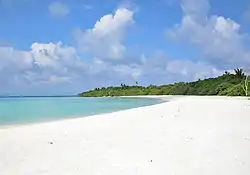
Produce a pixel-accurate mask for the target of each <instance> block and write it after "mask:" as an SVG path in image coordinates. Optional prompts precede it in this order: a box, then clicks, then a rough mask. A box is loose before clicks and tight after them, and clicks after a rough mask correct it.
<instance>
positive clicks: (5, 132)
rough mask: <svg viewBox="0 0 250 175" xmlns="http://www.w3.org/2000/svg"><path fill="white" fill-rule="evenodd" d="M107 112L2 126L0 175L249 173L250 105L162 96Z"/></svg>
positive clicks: (222, 99)
mask: <svg viewBox="0 0 250 175" xmlns="http://www.w3.org/2000/svg"><path fill="white" fill-rule="evenodd" d="M158 98H163V99H165V100H166V102H164V103H161V104H156V105H152V106H146V107H139V108H135V109H129V110H124V111H119V112H113V113H108V114H101V115H94V116H90V117H84V118H76V119H68V120H60V121H54V122H47V123H37V124H30V125H21V126H10V127H2V128H0V175H57V174H58V175H83V174H84V175H125V174H126V175H201V174H202V175H219V174H225V175H249V174H250V100H248V99H247V98H243V97H241V98H240V97H205V96H204V97H198V96H197V97H195V96H185V97H184V96H177V97H173V96H172V97H167V96H162V97H158Z"/></svg>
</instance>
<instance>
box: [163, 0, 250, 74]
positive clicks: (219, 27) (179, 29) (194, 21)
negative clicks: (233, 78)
mask: <svg viewBox="0 0 250 175" xmlns="http://www.w3.org/2000/svg"><path fill="white" fill-rule="evenodd" d="M181 7H182V10H183V17H182V20H181V23H180V24H177V25H176V26H175V27H174V28H173V29H172V30H170V31H168V32H167V35H168V37H169V38H171V39H175V40H179V41H186V42H188V43H191V44H194V45H196V46H198V47H199V48H200V49H201V50H202V52H203V54H204V56H205V57H206V58H207V61H210V62H211V63H213V64H214V65H216V66H218V67H220V68H224V69H225V68H228V69H229V68H235V67H244V68H245V69H248V68H249V66H250V59H249V58H250V52H248V51H247V50H246V48H245V42H246V34H242V33H241V32H240V25H239V24H238V23H236V22H235V21H233V20H232V19H230V18H225V17H223V16H217V15H212V16H209V15H208V12H209V10H210V5H209V1H208V0H182V3H181Z"/></svg>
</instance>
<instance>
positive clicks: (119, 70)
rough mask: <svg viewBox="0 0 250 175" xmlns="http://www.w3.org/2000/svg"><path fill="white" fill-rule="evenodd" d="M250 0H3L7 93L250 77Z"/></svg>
mask: <svg viewBox="0 0 250 175" xmlns="http://www.w3.org/2000/svg"><path fill="white" fill-rule="evenodd" d="M249 34H250V1H248V0H238V1H234V0H105V1H103V0H55V1H54V0H43V1H39V0H0V95H71V94H77V93H79V92H82V91H86V90H89V89H92V88H96V87H103V86H117V85H120V84H121V83H123V84H127V85H134V84H135V83H136V82H138V83H139V84H140V85H144V86H146V85H150V84H154V85H162V84H169V83H175V82H179V81H184V82H187V81H195V80H198V79H204V78H208V77H215V76H218V75H221V74H223V73H224V72H225V71H230V72H232V71H233V69H235V68H243V69H244V70H245V72H246V73H249V72H250V37H249Z"/></svg>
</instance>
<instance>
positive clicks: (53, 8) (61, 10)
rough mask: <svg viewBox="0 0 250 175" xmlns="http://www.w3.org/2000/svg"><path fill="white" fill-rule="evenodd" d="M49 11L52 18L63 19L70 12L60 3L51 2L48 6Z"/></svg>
mask: <svg viewBox="0 0 250 175" xmlns="http://www.w3.org/2000/svg"><path fill="white" fill-rule="evenodd" d="M48 8H49V11H50V13H51V14H52V15H53V16H56V17H64V16H67V15H68V14H69V12H70V9H69V7H68V6H67V5H66V4H63V3H61V2H53V3H51V4H50V5H49V7H48Z"/></svg>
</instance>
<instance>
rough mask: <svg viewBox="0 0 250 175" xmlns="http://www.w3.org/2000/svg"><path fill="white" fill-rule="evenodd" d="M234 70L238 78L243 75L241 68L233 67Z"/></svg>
mask: <svg viewBox="0 0 250 175" xmlns="http://www.w3.org/2000/svg"><path fill="white" fill-rule="evenodd" d="M234 72H235V76H236V77H240V78H243V77H245V74H244V71H243V69H239V68H237V69H234Z"/></svg>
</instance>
